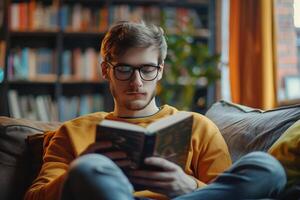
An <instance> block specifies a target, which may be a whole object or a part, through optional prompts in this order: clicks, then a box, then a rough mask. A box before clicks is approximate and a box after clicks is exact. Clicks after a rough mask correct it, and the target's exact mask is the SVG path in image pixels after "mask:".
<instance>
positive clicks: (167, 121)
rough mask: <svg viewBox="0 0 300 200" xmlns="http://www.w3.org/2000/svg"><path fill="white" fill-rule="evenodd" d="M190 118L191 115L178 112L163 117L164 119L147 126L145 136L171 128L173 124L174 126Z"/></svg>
mask: <svg viewBox="0 0 300 200" xmlns="http://www.w3.org/2000/svg"><path fill="white" fill-rule="evenodd" d="M190 116H191V113H189V112H184V111H182V112H178V113H176V114H174V115H170V116H168V117H165V118H163V119H161V120H159V121H156V122H154V123H152V124H150V125H149V126H147V128H146V129H147V132H146V134H148V135H151V134H154V133H155V132H157V131H158V130H160V129H164V128H166V127H169V126H172V125H173V124H176V123H178V122H180V121H182V120H184V119H186V118H188V117H190Z"/></svg>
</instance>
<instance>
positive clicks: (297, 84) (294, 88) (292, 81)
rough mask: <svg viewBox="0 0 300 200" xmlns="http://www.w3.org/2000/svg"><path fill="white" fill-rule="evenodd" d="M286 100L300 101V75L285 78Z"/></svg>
mask: <svg viewBox="0 0 300 200" xmlns="http://www.w3.org/2000/svg"><path fill="white" fill-rule="evenodd" d="M284 84H285V95H286V99H300V75H298V76H297V75H294V76H286V77H285V78H284Z"/></svg>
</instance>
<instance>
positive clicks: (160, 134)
mask: <svg viewBox="0 0 300 200" xmlns="http://www.w3.org/2000/svg"><path fill="white" fill-rule="evenodd" d="M192 124H193V116H192V114H190V113H188V112H178V113H176V114H174V115H171V116H168V117H165V118H162V119H161V120H158V121H156V122H154V123H152V124H150V125H149V126H147V127H146V128H144V127H141V126H138V125H135V124H130V123H126V122H120V121H113V120H103V121H101V122H100V123H99V125H98V126H97V130H96V131H97V133H96V141H100V140H110V141H112V143H113V147H112V148H113V149H114V150H121V151H124V152H126V153H127V155H128V157H129V159H130V160H131V161H132V165H131V166H130V168H132V169H140V168H147V167H148V166H145V165H144V164H143V160H144V159H145V158H146V157H150V156H157V157H162V158H165V159H167V160H169V161H171V162H173V163H176V164H177V165H179V166H180V167H182V168H183V169H184V167H185V163H186V158H187V155H188V150H189V146H190V140H191V134H192Z"/></svg>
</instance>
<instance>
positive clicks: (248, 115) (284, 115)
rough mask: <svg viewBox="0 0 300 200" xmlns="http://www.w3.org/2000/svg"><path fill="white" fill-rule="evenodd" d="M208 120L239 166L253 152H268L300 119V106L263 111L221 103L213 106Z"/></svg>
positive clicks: (208, 113)
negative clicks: (220, 135) (239, 162)
mask: <svg viewBox="0 0 300 200" xmlns="http://www.w3.org/2000/svg"><path fill="white" fill-rule="evenodd" d="M206 116H207V117H208V118H209V119H211V120H212V121H213V122H214V123H215V124H216V125H217V127H218V128H219V130H220V132H221V133H222V135H223V137H224V139H225V141H226V143H227V145H228V148H229V151H230V154H231V158H232V161H233V162H235V161H236V160H238V159H239V158H240V157H241V156H243V155H245V154H247V153H249V152H252V151H267V150H268V149H269V148H270V147H271V145H272V144H273V143H274V142H275V141H276V140H277V139H278V138H279V137H280V136H281V135H282V134H283V133H284V132H285V131H286V130H287V129H288V128H289V127H290V126H291V125H292V124H294V123H295V122H296V121H297V120H299V119H300V105H293V106H286V107H281V108H276V109H272V110H268V111H262V110H259V109H254V108H250V107H246V106H242V105H238V104H233V103H230V102H226V101H219V102H217V103H215V104H213V105H212V107H211V108H210V109H209V110H208V111H207V113H206Z"/></svg>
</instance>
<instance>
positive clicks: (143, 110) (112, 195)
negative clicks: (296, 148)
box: [25, 22, 285, 200]
mask: <svg viewBox="0 0 300 200" xmlns="http://www.w3.org/2000/svg"><path fill="white" fill-rule="evenodd" d="M166 54H167V44H166V41H165V37H164V34H163V31H162V29H161V28H159V27H156V26H147V25H145V24H143V23H131V22H121V23H118V24H116V25H114V26H113V27H112V28H111V29H110V30H109V31H108V33H107V34H106V35H105V38H104V39H103V41H102V45H101V56H102V58H103V62H102V64H101V67H102V75H103V77H104V78H105V79H106V80H107V81H108V82H109V86H110V91H111V93H112V95H113V97H114V103H115V104H114V105H115V106H114V110H113V112H110V113H105V112H98V113H93V114H90V115H87V116H83V117H80V118H77V119H74V120H71V121H68V122H66V123H65V124H64V125H63V126H61V127H60V128H59V129H58V130H57V131H55V132H53V133H48V136H49V137H50V136H51V137H52V138H51V141H50V142H49V145H48V146H47V148H46V152H45V156H44V164H43V166H42V169H41V172H40V174H39V176H38V177H37V179H36V180H35V181H34V183H33V185H32V186H31V187H30V188H29V190H28V191H27V193H26V197H25V199H49V200H50V199H51V200H53V199H59V198H61V199H103V200H111V199H115V200H126V199H134V198H147V199H148V198H152V199H169V198H178V199H205V200H209V199H245V198H249V199H256V198H263V197H269V196H270V197H271V196H276V195H277V194H278V193H279V192H280V191H281V189H282V188H283V187H284V184H285V175H284V171H283V169H282V168H281V166H280V164H279V163H278V162H277V161H276V160H275V159H274V158H272V157H271V156H269V155H267V154H264V153H253V154H250V155H247V156H245V157H244V158H243V159H241V160H240V161H239V162H237V163H235V164H234V165H233V166H232V167H231V168H230V169H228V168H229V167H230V166H231V160H230V155H229V152H228V149H227V146H226V144H225V142H224V140H223V138H222V136H221V134H220V132H219V131H218V129H217V127H216V126H215V125H214V124H213V123H212V122H211V121H210V120H208V119H207V118H205V117H204V116H202V115H200V114H197V113H193V117H194V122H193V133H192V139H191V144H190V147H189V154H188V158H187V161H186V165H185V168H184V169H181V168H180V167H179V166H177V165H176V164H174V163H171V162H169V161H167V160H165V159H163V158H158V157H149V158H146V159H145V163H146V164H148V165H151V166H155V167H157V170H155V171H149V170H134V171H126V174H127V176H125V175H124V174H123V172H122V171H121V170H120V169H121V168H123V167H125V166H126V165H128V164H129V162H130V161H129V160H127V159H126V154H125V153H124V152H119V151H105V150H108V149H109V148H110V147H111V142H110V141H101V142H95V132H96V125H97V124H98V123H99V122H100V121H101V120H102V119H104V118H106V119H112V120H118V121H126V122H129V123H134V124H138V125H140V126H147V125H148V124H150V123H152V122H154V121H156V120H159V119H161V118H163V117H166V116H169V115H173V114H174V113H176V112H178V110H177V109H176V108H173V107H171V106H168V105H164V106H162V107H158V106H157V105H156V102H155V95H156V94H155V91H156V85H157V82H158V81H159V80H160V79H161V78H162V75H163V68H164V60H165V58H166ZM99 151H100V152H106V153H102V154H100V153H94V152H99ZM159 169H160V170H159ZM224 170H227V171H226V172H225V173H223V172H224ZM221 173H222V174H221ZM220 174H221V175H220ZM218 175H219V176H218ZM217 176H218V178H216V177H217ZM128 179H129V180H128ZM270 182H271V183H272V184H269V183H270ZM209 183H211V184H209ZM132 184H133V185H135V184H138V185H140V186H143V187H144V188H146V189H147V190H144V191H136V192H133V187H132ZM207 184H209V185H207Z"/></svg>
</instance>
